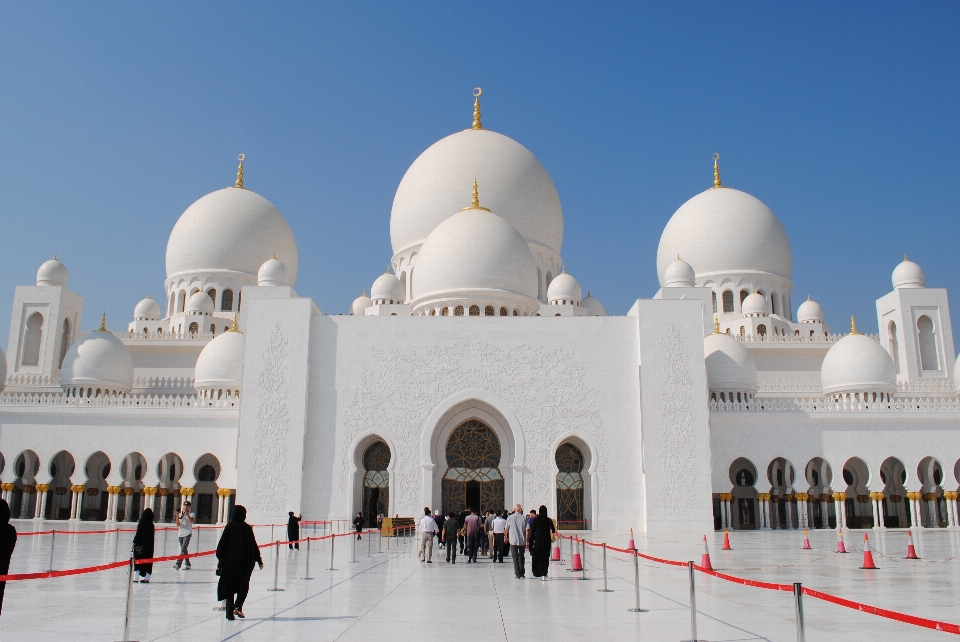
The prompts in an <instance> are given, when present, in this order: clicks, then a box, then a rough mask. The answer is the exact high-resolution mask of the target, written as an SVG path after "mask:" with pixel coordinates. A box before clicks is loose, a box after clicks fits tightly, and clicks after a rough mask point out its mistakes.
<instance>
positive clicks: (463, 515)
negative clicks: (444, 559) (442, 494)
mask: <svg viewBox="0 0 960 642" xmlns="http://www.w3.org/2000/svg"><path fill="white" fill-rule="evenodd" d="M469 514H470V511H469V510H467V509H464V510H462V511H460V512H459V513H458V514H457V523H458V524H460V527H459V528H460V530H459V531H458V532H457V542H458V543H459V544H460V554H461V555H463V547H464V546H465V544H466V535H465V533H466V531H465V530H464V528H463V525H464V523H466V521H467V515H469Z"/></svg>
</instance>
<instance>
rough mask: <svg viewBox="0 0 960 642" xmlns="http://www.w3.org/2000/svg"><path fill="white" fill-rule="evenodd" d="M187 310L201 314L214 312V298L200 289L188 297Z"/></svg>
mask: <svg viewBox="0 0 960 642" xmlns="http://www.w3.org/2000/svg"><path fill="white" fill-rule="evenodd" d="M186 310H187V312H194V313H200V314H213V299H211V298H210V295H209V294H207V293H206V292H204V291H203V290H200V291H199V292H195V293H194V294H193V296H191V297H190V298H189V299H187V308H186Z"/></svg>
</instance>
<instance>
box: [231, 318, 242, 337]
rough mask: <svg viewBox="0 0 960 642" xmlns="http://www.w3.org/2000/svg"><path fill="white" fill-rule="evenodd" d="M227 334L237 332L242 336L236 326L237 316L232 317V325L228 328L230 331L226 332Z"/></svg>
mask: <svg viewBox="0 0 960 642" xmlns="http://www.w3.org/2000/svg"><path fill="white" fill-rule="evenodd" d="M227 332H239V333H240V334H243V333H242V332H240V327H239V326H238V325H237V315H233V324H232V325H231V326H230V329H229V330H227Z"/></svg>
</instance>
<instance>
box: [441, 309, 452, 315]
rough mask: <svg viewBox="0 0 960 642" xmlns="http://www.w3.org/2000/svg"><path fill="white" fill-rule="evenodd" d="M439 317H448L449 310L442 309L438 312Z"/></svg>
mask: <svg viewBox="0 0 960 642" xmlns="http://www.w3.org/2000/svg"><path fill="white" fill-rule="evenodd" d="M440 316H442V317H447V316H450V308H444V309H443V310H441V311H440Z"/></svg>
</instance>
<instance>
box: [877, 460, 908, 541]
mask: <svg viewBox="0 0 960 642" xmlns="http://www.w3.org/2000/svg"><path fill="white" fill-rule="evenodd" d="M908 479H909V475H908V474H907V467H906V466H904V465H903V462H902V461H900V460H899V459H897V458H896V457H887V458H886V459H885V460H883V463H882V464H880V481H881V482H883V514H882V515H881V516H880V519H881V520H882V522H883V525H884V526H885V527H886V528H907V527H909V526H911V525H912V524H911V522H912V520H911V518H910V507H909V505H908V503H907V488H906V483H907V480H908Z"/></svg>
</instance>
